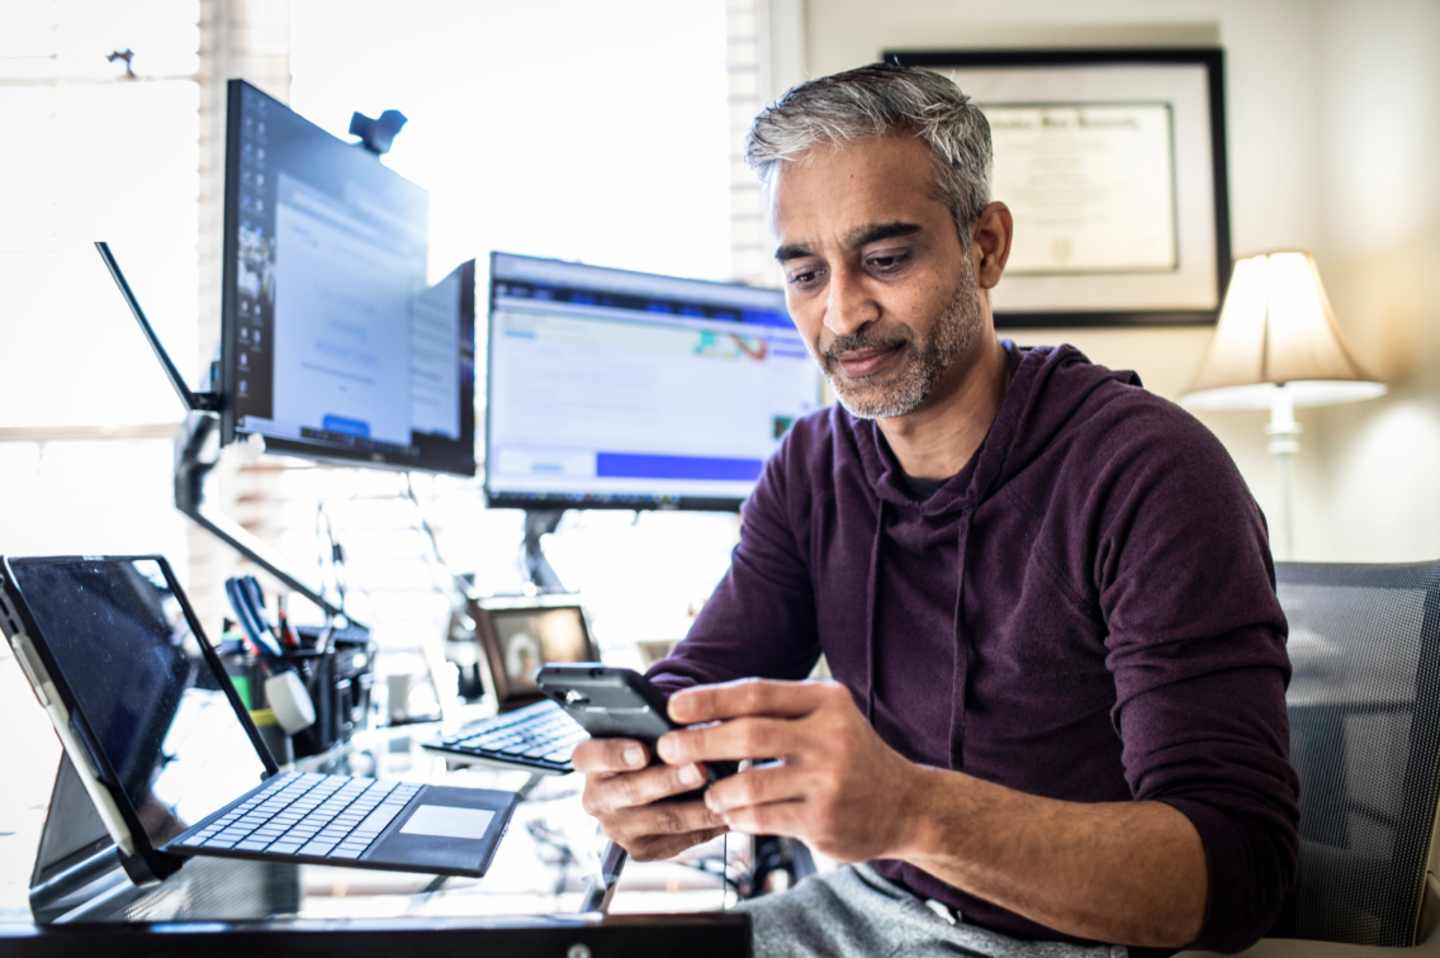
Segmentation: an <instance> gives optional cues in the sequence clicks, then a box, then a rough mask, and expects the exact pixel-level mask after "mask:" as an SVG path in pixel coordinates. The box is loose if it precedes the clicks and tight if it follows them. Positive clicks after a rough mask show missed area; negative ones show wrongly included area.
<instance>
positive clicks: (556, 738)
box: [431, 699, 589, 772]
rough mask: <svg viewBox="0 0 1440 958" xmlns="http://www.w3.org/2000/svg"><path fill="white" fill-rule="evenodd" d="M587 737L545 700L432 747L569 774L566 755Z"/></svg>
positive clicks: (507, 713) (477, 725)
mask: <svg viewBox="0 0 1440 958" xmlns="http://www.w3.org/2000/svg"><path fill="white" fill-rule="evenodd" d="M587 738H589V736H588V735H586V734H585V730H584V729H582V728H581V727H580V726H579V725H578V724H576V722H575V720H574V719H572V718H571V717H570V716H569V715H567V714H566V713H565V710H564V709H562V708H560V706H558V705H556V704H555V703H554V702H551V701H549V700H548V699H546V700H544V701H540V702H536V703H534V704H533V705H527V706H525V707H524V708H521V709H516V710H515V711H513V712H504V713H502V714H500V715H496V716H495V717H493V718H489V719H486V720H485V721H483V722H480V723H479V724H476V725H471V726H468V727H466V728H463V729H461V730H460V731H459V732H457V733H456V734H454V735H450V736H447V737H446V738H443V739H441V740H440V741H439V742H437V743H435V745H434V746H431V747H433V748H438V749H440V750H441V751H446V752H458V753H460V754H462V755H473V756H476V757H478V758H487V759H490V760H491V761H498V762H510V763H513V764H516V765H526V766H530V767H532V768H541V769H545V770H548V771H554V772H570V771H573V770H574V768H573V766H571V764H570V753H571V752H573V751H575V746H577V745H579V744H580V743H581V742H583V741H585V739H587Z"/></svg>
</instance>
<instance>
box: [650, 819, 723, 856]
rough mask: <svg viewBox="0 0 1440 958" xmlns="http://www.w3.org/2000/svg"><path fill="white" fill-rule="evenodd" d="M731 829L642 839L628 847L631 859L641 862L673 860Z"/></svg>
mask: <svg viewBox="0 0 1440 958" xmlns="http://www.w3.org/2000/svg"><path fill="white" fill-rule="evenodd" d="M729 830H730V829H728V828H726V827H725V826H723V825H722V826H720V827H718V828H707V829H704V830H702V831H698V832H686V833H685V834H684V835H663V836H656V837H652V838H642V839H640V840H638V841H636V842H634V843H633V844H632V845H630V846H629V847H627V849H626V850H627V851H629V852H630V857H631V858H633V859H635V860H636V861H640V862H652V861H658V860H660V859H662V858H673V857H674V856H676V855H678V854H680V853H681V852H683V851H684V850H685V849H687V848H689V847H690V846H692V845H699V844H700V843H701V842H708V841H709V840H710V839H712V838H718V837H720V836H721V835H723V834H725V833H726V832H728V831H729Z"/></svg>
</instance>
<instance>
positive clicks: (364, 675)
mask: <svg viewBox="0 0 1440 958" xmlns="http://www.w3.org/2000/svg"><path fill="white" fill-rule="evenodd" d="M373 660H374V650H373V648H372V647H371V645H370V642H369V641H368V640H360V639H343V638H342V639H337V640H336V641H335V643H334V645H333V646H332V647H331V648H329V649H324V648H299V649H290V650H287V651H286V652H285V653H284V654H283V655H281V656H279V658H278V660H274V661H272V662H271V663H270V671H271V672H273V671H274V670H275V669H283V668H287V667H289V668H294V669H295V671H296V672H298V673H299V675H300V679H301V681H302V682H303V683H304V685H305V690H306V691H307V692H309V693H310V700H311V702H312V703H314V706H315V723H314V724H313V725H311V726H310V727H308V728H303V729H301V730H300V731H298V732H296V733H295V734H294V735H292V736H290V739H291V742H292V745H293V750H294V755H295V757H296V758H303V757H305V756H307V755H318V754H320V753H321V752H324V751H327V750H328V749H330V748H332V747H333V746H335V745H338V744H340V743H342V742H346V741H348V740H349V739H350V736H351V734H352V733H353V732H355V730H356V729H361V728H364V727H365V725H366V723H367V721H368V718H369V714H370V690H371V687H372V685H373V684H374V672H373V669H372V663H373ZM225 666H226V671H227V672H229V673H230V675H231V680H232V681H233V682H235V685H236V688H237V689H239V690H240V697H241V699H242V700H243V701H244V702H245V705H246V706H247V707H248V708H250V709H251V710H252V711H253V710H258V709H266V708H269V703H268V702H267V701H266V700H265V677H266V672H265V670H263V669H262V668H261V666H260V662H259V661H258V660H257V659H255V658H253V657H250V656H238V655H236V656H227V657H226V662H225ZM272 751H273V748H272ZM276 757H277V759H279V758H280V756H279V754H277V755H276Z"/></svg>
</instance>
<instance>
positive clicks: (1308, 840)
mask: <svg viewBox="0 0 1440 958" xmlns="http://www.w3.org/2000/svg"><path fill="white" fill-rule="evenodd" d="M1275 571H1276V580H1277V584H1278V590H1279V595H1280V601H1281V604H1282V605H1283V606H1284V608H1285V614H1286V617H1287V618H1288V619H1289V622H1290V641H1289V650H1290V660H1291V663H1292V666H1293V668H1294V675H1293V677H1292V679H1291V682H1290V689H1289V691H1288V693H1287V694H1286V707H1287V711H1288V712H1289V716H1290V757H1291V761H1292V762H1294V764H1295V768H1296V771H1297V772H1299V775H1300V864H1299V872H1298V876H1297V881H1296V887H1295V890H1294V891H1293V892H1292V894H1291V896H1290V899H1289V901H1288V902H1287V904H1286V907H1285V909H1284V912H1283V914H1282V916H1281V918H1280V920H1279V922H1278V923H1277V924H1276V926H1275V928H1274V929H1273V931H1272V932H1271V935H1270V936H1267V937H1266V938H1265V939H1263V940H1262V941H1260V942H1259V943H1258V944H1257V945H1255V946H1254V947H1253V948H1251V949H1248V950H1246V951H1245V952H1242V954H1244V955H1247V956H1252V958H1279V956H1305V958H1311V956H1314V958H1342V956H1353V958H1362V956H1374V958H1380V956H1386V955H1395V954H1397V952H1395V951H1391V950H1389V949H1390V948H1409V949H1410V951H1409V952H1407V953H1414V954H1423V955H1436V956H1440V934H1435V928H1436V924H1437V921H1440V877H1437V867H1436V861H1437V858H1436V854H1435V849H1436V845H1437V842H1436V841H1435V838H1436V808H1437V804H1440V560H1437V561H1434V562H1422V563H1407V564H1385V565H1351V564H1341V563H1334V564H1331V563H1279V564H1277V566H1276V570H1275ZM1183 954H1184V955H1187V956H1198V955H1200V954H1204V953H1202V952H1184V953H1183Z"/></svg>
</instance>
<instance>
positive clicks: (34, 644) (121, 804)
mask: <svg viewBox="0 0 1440 958" xmlns="http://www.w3.org/2000/svg"><path fill="white" fill-rule="evenodd" d="M87 562H88V563H94V562H103V563H133V562H155V563H157V564H158V565H159V567H160V570H161V573H162V574H163V575H164V576H165V583H166V585H168V586H169V588H170V591H171V592H172V593H174V595H175V598H176V600H177V601H178V602H179V603H180V609H181V612H182V613H183V614H184V616H185V621H186V624H188V625H189V626H190V631H191V634H192V635H194V637H195V643H196V645H198V646H199V647H200V654H201V656H202V657H203V658H204V660H205V664H206V666H207V667H208V668H209V669H210V670H211V673H212V676H213V677H214V678H215V679H216V685H217V686H218V687H219V688H220V690H221V691H223V692H224V693H225V698H226V700H227V701H228V702H229V703H230V707H231V709H232V710H233V711H234V712H235V717H236V719H237V720H238V721H239V722H240V724H241V727H242V728H244V730H245V734H246V735H247V736H249V738H250V743H251V745H252V746H253V747H254V749H255V754H256V756H257V757H258V758H259V759H260V763H261V765H262V766H263V767H264V769H265V774H264V775H262V776H261V777H260V779H259V780H258V781H256V782H255V786H252V787H258V786H259V785H260V784H262V783H263V782H265V781H266V780H268V779H269V778H271V777H272V776H274V775H275V774H277V773H278V772H279V771H280V766H279V765H278V764H277V763H276V762H275V758H274V756H273V755H271V753H270V749H269V747H268V746H266V744H265V741H264V739H262V738H261V737H260V731H259V729H257V728H256V727H255V723H254V721H253V720H252V719H251V718H250V713H249V712H248V711H247V710H246V708H245V705H244V703H243V702H241V701H240V695H239V693H238V692H236V690H235V685H234V683H233V682H231V681H230V677H229V676H228V675H227V674H226V672H225V666H224V664H223V663H222V662H221V661H220V655H219V653H218V652H217V651H216V650H215V647H214V646H213V645H211V644H210V639H209V637H208V636H206V634H205V630H204V629H203V628H202V627H201V625H200V620H199V618H198V617H196V615H195V610H194V609H193V608H191V606H190V599H189V597H188V596H186V595H185V592H184V590H183V589H181V588H180V583H179V581H178V580H177V579H176V578H175V572H174V570H173V569H171V568H170V563H169V562H168V561H167V560H166V558H165V557H164V556H163V555H158V554H155V555H116V556H110V555H104V556H86V555H66V556H23V557H22V556H0V566H3V573H0V574H3V578H4V581H5V583H7V584H8V586H9V588H10V589H11V595H12V597H13V598H14V599H15V600H16V601H15V602H14V603H13V605H14V612H15V615H16V617H18V618H19V619H20V626H21V627H22V628H23V629H24V631H25V635H26V637H27V638H28V640H29V645H30V648H31V649H33V650H34V652H35V654H36V655H37V656H38V657H39V658H40V662H41V664H42V665H43V666H44V667H45V672H46V673H47V678H48V679H49V681H50V684H51V685H52V686H54V688H55V692H56V694H58V695H59V697H60V700H61V702H62V703H63V704H64V706H65V711H66V712H67V713H69V719H70V724H71V726H72V727H73V728H74V729H75V730H76V732H77V733H79V736H80V739H81V742H82V745H83V747H84V749H85V751H86V752H87V753H89V754H88V757H86V756H78V757H77V756H72V757H71V762H72V764H74V765H75V767H76V769H77V770H80V769H82V768H87V767H91V766H92V765H93V767H94V771H95V773H96V777H97V778H98V780H99V783H100V785H101V786H102V787H103V788H104V789H105V791H106V792H108V793H109V794H110V796H111V799H112V800H113V801H114V803H115V807H116V808H117V809H118V810H119V812H120V816H121V818H123V819H124V822H125V827H126V830H127V831H129V833H130V837H131V840H132V841H133V842H134V845H135V849H136V851H137V852H138V853H139V854H140V856H141V857H142V858H145V859H147V860H148V859H150V858H152V857H158V858H160V859H162V860H166V861H170V860H173V858H174V856H173V855H171V854H170V853H167V852H163V851H161V846H160V845H157V844H155V842H154V841H153V840H152V839H151V838H150V833H149V832H148V831H146V829H145V825H144V822H143V821H141V818H140V812H139V809H137V808H136V807H135V803H134V802H132V801H131V800H130V796H129V795H128V794H127V793H126V791H125V787H124V785H123V784H122V783H121V776H120V774H119V772H118V771H117V770H116V769H115V766H114V764H113V763H112V762H111V761H110V756H109V754H108V753H107V752H106V751H105V749H104V748H103V747H102V746H101V745H100V743H101V742H102V741H103V739H102V738H101V737H100V736H99V735H98V734H97V732H96V729H95V726H94V725H93V724H92V723H91V721H90V716H89V714H88V713H87V711H86V710H85V708H84V707H83V706H82V705H81V704H80V701H79V698H78V696H76V694H75V690H74V689H73V688H72V687H71V685H70V681H69V678H68V676H66V674H65V671H64V670H63V669H61V668H60V666H59V662H58V660H57V659H56V658H55V655H54V654H53V653H52V652H51V650H50V638H49V636H47V635H46V633H45V632H44V631H43V630H42V629H41V628H40V627H39V624H38V623H37V622H36V620H35V616H34V614H33V613H32V611H31V608H30V604H31V599H30V597H29V596H28V595H27V594H26V590H25V587H24V585H23V584H22V583H21V581H20V579H19V578H18V577H17V576H16V575H15V570H16V567H17V566H20V567H24V566H35V565H60V566H65V565H76V564H78V563H87ZM82 774H83V772H82ZM238 797H239V796H238V795H237V796H233V797H232V798H231V799H230V800H231V801H233V800H234V799H235V798H238ZM222 807H223V806H222Z"/></svg>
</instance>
